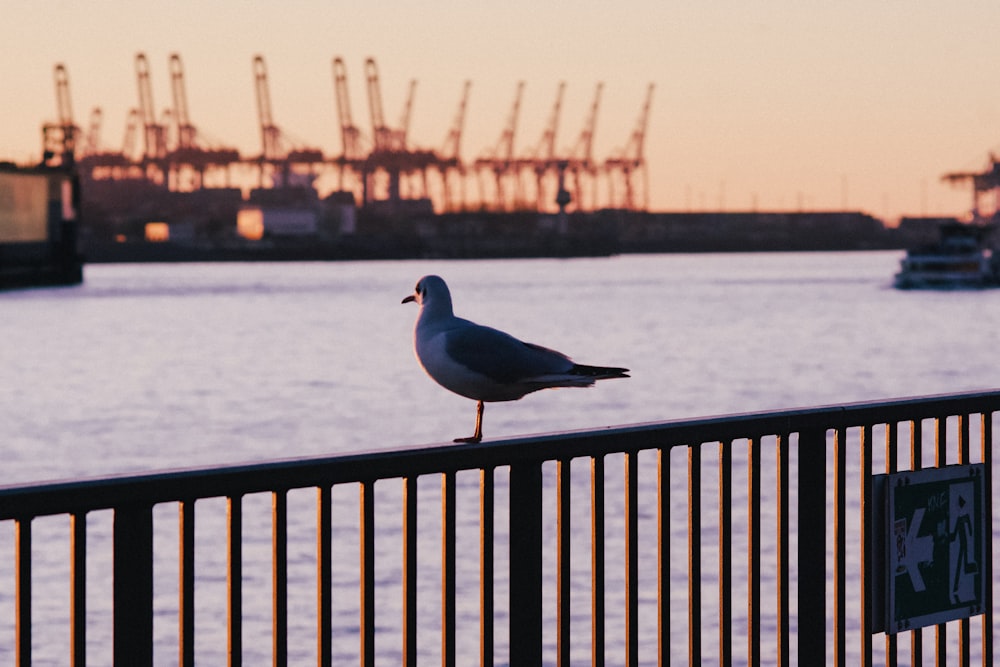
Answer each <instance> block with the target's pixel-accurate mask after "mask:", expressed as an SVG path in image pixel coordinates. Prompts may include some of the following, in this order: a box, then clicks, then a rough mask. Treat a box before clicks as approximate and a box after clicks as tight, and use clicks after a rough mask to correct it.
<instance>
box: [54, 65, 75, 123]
mask: <svg viewBox="0 0 1000 667" xmlns="http://www.w3.org/2000/svg"><path fill="white" fill-rule="evenodd" d="M55 79H56V106H57V107H58V112H59V125H61V126H62V127H64V128H66V127H72V125H73V101H72V99H71V98H70V95H69V73H67V71H66V66H65V65H63V64H62V63H59V64H58V65H56V68H55Z"/></svg>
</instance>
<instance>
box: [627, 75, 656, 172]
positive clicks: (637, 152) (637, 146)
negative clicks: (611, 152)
mask: <svg viewBox="0 0 1000 667" xmlns="http://www.w3.org/2000/svg"><path fill="white" fill-rule="evenodd" d="M653 88H654V84H652V83H651V84H649V88H647V89H646V102H645V103H644V104H643V105H642V113H640V114H639V120H638V121H636V124H635V129H634V130H632V137H631V138H630V139H629V143H628V147H627V148H626V150H625V156H626V158H628V159H631V160H632V162H633V164H634V165H636V166H638V165H639V164H641V163H643V162H644V161H645V155H644V148H645V145H646V126H647V125H648V124H649V109H650V107H651V106H652V105H653Z"/></svg>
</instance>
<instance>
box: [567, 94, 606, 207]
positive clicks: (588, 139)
mask: <svg viewBox="0 0 1000 667" xmlns="http://www.w3.org/2000/svg"><path fill="white" fill-rule="evenodd" d="M603 90H604V82H598V83H597V89H596V90H595V91H594V101H593V102H591V104H590V111H589V113H588V114H587V119H586V121H584V124H583V130H581V131H580V136H579V137H578V138H577V140H576V144H575V145H574V146H573V148H572V149H570V151H569V160H568V163H567V170H568V171H569V173H570V176H571V178H572V188H573V192H572V193H571V197H570V199H571V201H575V202H577V208H578V209H579V208H580V207H581V203H582V202H583V194H582V187H583V186H582V185H581V182H580V181H581V174H585V175H587V176H588V177H589V179H590V185H591V202H590V207H591V208H597V201H596V199H597V189H596V187H594V184H595V182H596V181H597V166H596V165H595V164H594V160H593V147H594V133H595V131H596V129H597V111H598V109H599V108H600V105H601V93H602V92H603Z"/></svg>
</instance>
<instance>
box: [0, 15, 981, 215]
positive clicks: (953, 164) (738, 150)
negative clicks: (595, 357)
mask: <svg viewBox="0 0 1000 667" xmlns="http://www.w3.org/2000/svg"><path fill="white" fill-rule="evenodd" d="M998 32H1000V3H997V2H996V1H995V0H989V1H987V0H969V1H961V2H947V3H946V2H940V1H931V0H928V1H920V2H913V1H908V2H902V1H888V2H878V3H872V2H861V1H860V0H842V1H841V2H836V3H832V2H812V1H808V2H792V1H791V0H755V1H754V0H751V1H747V2H731V1H722V0H719V1H711V2H697V3H695V2H683V3H681V2H669V1H668V2H663V1H659V0H657V1H653V0H648V1H646V0H643V1H640V0H622V1H621V2H618V3H607V2H596V1H594V0H576V1H575V2H552V1H549V0H530V1H527V0H507V1H506V2H502V3H499V2H497V3H484V2H459V1H457V0H422V1H420V2H415V1H413V2H402V1H399V0H384V1H380V2H350V3H348V2H319V1H310V2H306V1H303V0H287V1H285V2H281V3H271V2H267V3H263V2H245V1H237V0H225V1H219V0H216V1H210V2H204V1H203V0H199V1H197V2H194V1H191V0H180V1H178V2H170V3H161V2H156V3H154V2H147V1H144V0H131V1H125V0H95V1H93V2H70V1H68V0H67V1H59V2H57V1H54V0H37V1H33V2H21V1H17V0H8V1H7V2H5V3H4V6H3V19H2V21H0V82H2V85H3V90H2V94H0V118H2V120H3V122H2V123H0V159H7V160H15V161H18V162H27V161H33V160H37V159H38V157H39V155H40V152H41V148H40V146H41V132H40V127H41V125H42V123H43V122H45V121H52V120H55V117H56V103H55V92H54V84H53V68H54V66H55V65H56V64H57V63H64V64H65V65H66V67H67V69H68V71H69V78H70V90H71V94H72V102H73V112H74V117H75V120H76V122H77V123H78V124H80V125H82V126H86V124H87V120H88V118H89V116H90V112H91V109H92V108H93V107H95V106H99V107H101V109H102V111H103V118H104V122H103V127H102V134H101V138H102V144H103V148H104V149H105V150H114V149H120V148H121V144H122V139H123V135H124V128H125V118H126V114H127V112H128V110H129V109H130V108H131V107H134V106H136V105H137V99H138V93H137V87H136V77H135V54H136V53H137V52H139V51H142V52H145V53H146V55H147V57H148V58H149V62H150V66H151V77H152V84H153V99H154V102H155V105H156V107H157V109H164V108H166V107H169V106H171V105H172V99H171V93H170V78H169V69H168V57H169V55H170V54H171V53H174V52H176V53H179V54H180V56H181V58H182V59H183V64H184V69H185V76H186V83H187V99H188V107H189V109H190V113H191V118H192V121H193V123H194V124H195V125H196V126H197V127H198V128H199V131H200V132H201V133H203V134H204V135H206V136H209V137H211V138H214V139H215V140H216V141H217V142H218V143H219V144H224V145H230V146H235V147H237V148H239V149H240V151H241V152H242V153H243V154H245V155H252V154H256V153H259V152H260V133H259V130H258V125H257V123H258V119H257V107H256V100H255V97H254V87H253V75H252V67H251V64H252V59H253V57H254V55H255V54H261V55H263V56H264V58H265V60H266V63H267V67H268V74H269V78H270V88H271V100H272V108H273V113H274V118H275V121H276V123H277V124H278V125H279V126H281V127H282V128H283V129H284V130H286V131H287V132H288V133H290V134H291V135H293V136H295V137H298V138H301V139H302V140H304V141H305V142H307V143H309V144H312V145H316V146H319V147H320V148H322V149H323V151H324V152H325V153H326V154H327V155H331V156H332V155H337V154H339V153H340V150H341V147H340V136H339V129H338V120H337V114H336V101H335V98H334V89H333V77H332V67H331V62H332V59H333V58H334V57H335V56H341V57H343V58H344V60H345V61H346V63H347V68H348V77H349V83H350V86H351V105H352V110H353V115H354V120H355V123H356V124H357V125H359V126H361V127H362V129H364V130H367V129H368V128H369V115H368V113H369V110H368V102H367V96H366V91H365V87H364V61H365V59H366V58H367V57H369V56H371V57H373V58H375V60H376V61H377V64H378V67H379V73H380V77H381V84H382V97H383V100H384V108H385V115H386V119H387V120H388V121H389V123H390V124H396V122H397V120H398V119H399V117H400V116H401V114H402V110H403V104H404V101H405V97H406V92H407V87H408V85H409V81H410V79H416V80H417V81H418V84H417V90H416V97H415V103H414V108H413V112H412V121H411V130H410V136H411V139H412V143H414V144H415V145H417V146H419V147H426V148H440V147H441V146H442V144H443V143H444V139H445V136H446V134H447V131H448V128H449V126H450V124H451V122H452V119H453V117H454V115H455V112H456V110H457V106H458V101H459V98H460V96H461V89H462V85H463V82H464V81H465V80H466V79H469V80H471V81H472V90H471V94H470V98H469V108H468V114H467V120H466V128H465V135H464V137H463V147H462V155H463V157H464V158H465V159H466V160H471V159H474V158H475V157H477V155H479V154H481V153H482V152H483V151H484V150H485V149H487V148H490V147H492V146H494V145H495V144H496V142H497V140H498V139H499V137H500V133H501V130H502V128H503V125H504V122H505V120H506V118H507V115H508V113H509V109H510V105H511V103H512V101H513V98H514V92H515V88H516V85H517V82H518V81H520V80H523V81H525V91H524V99H523V104H522V110H521V116H520V124H519V127H518V135H517V141H516V146H517V149H518V151H519V152H524V151H526V150H527V149H528V148H529V147H533V146H534V145H536V144H537V143H538V141H539V139H540V138H541V134H542V131H543V128H544V125H545V122H546V120H547V118H548V116H549V113H550V109H551V107H552V104H553V102H554V99H555V94H556V90H557V87H558V85H559V82H560V81H565V82H566V85H567V87H566V93H565V97H564V101H563V107H562V116H561V120H560V125H559V132H558V136H557V141H556V143H557V146H558V147H561V149H568V148H569V147H570V146H571V145H572V144H573V143H575V141H576V138H577V136H578V135H579V133H580V130H581V129H582V126H583V123H584V119H585V117H586V115H587V112H588V107H589V105H590V102H591V99H592V97H593V94H594V87H595V85H596V84H597V82H599V81H603V82H604V96H603V100H602V104H601V107H600V112H599V116H598V124H597V132H596V136H595V144H594V154H595V157H597V158H599V159H602V160H603V159H604V158H606V157H608V156H609V155H610V154H611V153H612V152H613V151H614V150H615V149H616V148H620V147H622V146H624V144H625V143H626V142H627V140H628V137H629V134H630V133H631V131H632V129H633V126H634V125H635V122H636V120H637V118H638V116H639V112H640V110H641V107H642V103H643V100H644V97H645V94H646V88H647V85H648V84H649V83H651V82H652V83H655V85H656V90H655V93H654V96H653V104H652V111H651V115H650V119H649V127H648V132H647V141H646V159H647V162H648V168H649V176H650V195H651V196H650V205H651V208H652V209H654V210H707V209H713V210H714V209H720V208H721V209H723V210H729V211H735V210H748V209H753V208H756V209H757V210H790V209H791V210H794V209H798V208H807V209H842V208H848V209H852V210H863V211H866V212H869V213H871V214H873V215H876V216H878V217H882V218H888V219H889V220H893V219H895V218H896V217H898V216H899V215H922V214H928V215H932V214H948V215H960V214H963V213H964V212H965V211H966V210H967V209H968V208H969V202H970V195H969V193H968V191H967V190H966V189H960V188H954V187H952V186H949V185H947V184H945V183H942V182H941V180H940V176H941V175H942V174H943V173H945V172H949V171H969V170H979V169H982V168H984V167H985V166H986V164H987V160H988V156H989V153H990V151H991V150H1000V86H998V85H997V84H996V80H997V76H998V74H1000V72H998V70H1000V67H998V66H1000V55H998V53H997V49H996V45H995V43H996V39H997V34H998Z"/></svg>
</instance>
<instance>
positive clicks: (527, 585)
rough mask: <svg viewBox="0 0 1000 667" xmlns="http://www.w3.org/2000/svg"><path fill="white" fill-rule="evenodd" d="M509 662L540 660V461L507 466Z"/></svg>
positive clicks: (534, 666)
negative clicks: (508, 469)
mask: <svg viewBox="0 0 1000 667" xmlns="http://www.w3.org/2000/svg"><path fill="white" fill-rule="evenodd" d="M509 516H510V517H511V530H510V664H511V665H518V666H521V665H523V666H524V667H541V664H542V465H541V462H540V461H537V460H534V461H532V460H528V461H518V462H516V463H512V464H511V466H510V514H509Z"/></svg>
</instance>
